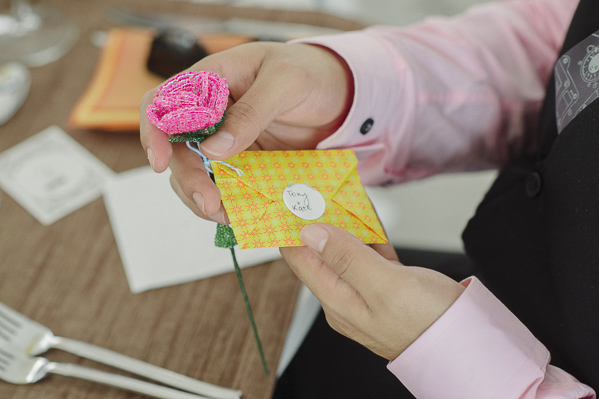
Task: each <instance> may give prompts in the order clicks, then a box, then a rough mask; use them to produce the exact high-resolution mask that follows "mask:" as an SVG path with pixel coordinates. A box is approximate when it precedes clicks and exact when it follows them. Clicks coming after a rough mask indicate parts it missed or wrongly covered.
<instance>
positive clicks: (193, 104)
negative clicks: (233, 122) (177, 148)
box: [146, 71, 229, 143]
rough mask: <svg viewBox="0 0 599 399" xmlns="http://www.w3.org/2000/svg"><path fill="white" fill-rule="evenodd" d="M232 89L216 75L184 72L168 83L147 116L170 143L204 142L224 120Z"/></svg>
mask: <svg viewBox="0 0 599 399" xmlns="http://www.w3.org/2000/svg"><path fill="white" fill-rule="evenodd" d="M228 99H229V86H228V85H227V80H226V79H221V78H220V77H219V76H218V75H217V74H215V73H213V72H207V71H201V72H195V71H189V72H182V73H180V74H178V75H175V76H173V77H172V78H170V79H169V80H167V81H166V82H164V83H163V84H162V85H160V87H159V88H158V92H157V93H156V97H155V98H154V101H152V104H151V105H148V108H147V110H146V113H147V115H148V119H149V120H150V122H151V123H152V124H153V125H155V126H156V127H158V128H159V129H160V130H162V131H164V132H166V133H168V134H169V135H170V137H169V141H170V142H171V143H172V142H182V141H197V142H201V141H204V140H205V139H206V137H208V136H209V135H210V134H212V133H214V132H216V130H217V129H218V128H219V127H220V125H221V124H222V122H223V120H224V113H225V110H226V108H227V101H228Z"/></svg>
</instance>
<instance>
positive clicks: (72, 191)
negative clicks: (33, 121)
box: [0, 126, 114, 225]
mask: <svg viewBox="0 0 599 399" xmlns="http://www.w3.org/2000/svg"><path fill="white" fill-rule="evenodd" d="M113 175H114V172H113V171H112V170H111V169H110V168H108V167H107V166H106V165H104V164H103V163H102V162H100V160H98V159H97V158H96V157H95V156H94V155H92V154H91V153H90V152H89V151H87V150H86V149H85V148H84V147H82V146H81V145H80V144H79V143H77V142H76V141H75V140H74V139H73V138H72V137H71V136H69V135H68V134H67V133H65V132H64V131H63V130H62V129H60V128H59V127H58V126H50V127H48V128H47V129H45V130H43V131H42V132H40V133H38V134H36V135H35V136H33V137H31V138H29V139H27V140H25V141H23V142H22V143H20V144H18V145H16V146H14V147H12V148H10V149H8V150H6V151H4V152H3V153H1V154H0V187H1V188H2V189H3V190H4V191H6V192H7V193H8V194H9V195H10V196H11V197H13V198H14V199H15V200H16V201H17V202H19V204H21V206H23V208H25V209H26V210H27V211H28V212H29V213H31V214H32V215H33V216H34V217H35V218H36V219H37V220H38V221H39V222H40V223H42V224H43V225H49V224H52V223H54V222H55V221H57V220H59V219H61V218H63V217H64V216H66V215H68V214H69V213H71V212H73V211H75V210H77V209H79V208H81V207H82V206H84V205H87V204H88V203H90V202H91V201H93V200H95V199H96V198H98V197H99V196H100V195H101V188H102V186H103V185H104V183H105V182H106V181H108V180H109V179H110V178H111V177H112V176H113Z"/></svg>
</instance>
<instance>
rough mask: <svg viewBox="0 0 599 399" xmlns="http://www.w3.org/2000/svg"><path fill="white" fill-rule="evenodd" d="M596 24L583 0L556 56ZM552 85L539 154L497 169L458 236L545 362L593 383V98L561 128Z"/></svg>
mask: <svg viewBox="0 0 599 399" xmlns="http://www.w3.org/2000/svg"><path fill="white" fill-rule="evenodd" d="M597 31H599V1H597V0H582V1H581V3H580V4H579V6H578V9H577V11H576V13H575V15H574V18H573V20H572V24H571V26H570V28H569V30H568V34H567V36H566V38H565V42H564V47H563V49H562V51H561V54H564V53H565V52H567V51H568V50H569V49H571V48H572V47H574V46H575V45H576V44H578V43H580V42H581V41H582V40H584V39H585V38H587V37H589V36H590V35H591V34H593V33H595V32H597ZM561 54H560V55H561ZM555 87H556V86H555V79H554V76H552V77H551V78H550V80H549V83H548V88H547V96H546V99H545V102H544V105H543V109H542V112H541V115H540V118H541V120H540V123H539V131H538V148H537V151H536V154H534V155H533V156H530V157H528V158H524V159H520V160H518V161H517V162H514V163H513V164H511V165H509V166H508V167H506V168H504V169H503V170H502V172H501V173H500V175H499V177H498V179H497V181H496V182H495V183H494V185H493V186H492V187H491V189H490V191H489V192H488V193H487V195H486V197H485V198H484V200H483V202H482V203H481V204H480V205H479V207H478V209H477V212H476V214H475V216H474V217H473V219H472V220H471V221H470V222H469V223H468V226H467V228H466V230H465V231H464V235H463V238H464V242H465V246H466V251H467V253H468V254H469V255H470V256H471V258H472V259H473V260H474V262H475V263H476V266H477V268H478V270H480V278H481V279H482V280H483V282H484V283H485V284H486V285H487V286H488V287H489V288H490V289H491V290H492V291H493V292H494V293H495V295H497V296H498V297H499V299H500V300H501V301H503V303H505V304H506V305H507V306H508V307H509V308H510V309H511V310H512V311H513V312H514V313H515V314H516V316H518V317H519V318H520V319H521V320H522V321H523V322H524V323H525V324H526V325H527V326H528V327H529V328H530V330H531V331H532V332H533V333H534V334H535V335H536V336H537V337H538V338H539V339H540V340H541V341H542V342H543V343H544V344H545V345H546V346H547V348H548V349H549V350H550V352H551V355H552V359H553V360H552V364H554V365H556V366H558V367H560V368H563V369H564V370H566V371H568V372H569V373H571V374H572V375H574V376H575V377H576V378H578V379H579V380H581V381H582V382H584V383H586V384H588V385H590V386H591V387H593V388H594V389H595V390H599V100H596V101H593V102H591V103H590V104H589V105H588V106H587V107H586V108H585V109H584V110H583V111H582V112H580V113H579V114H578V115H577V116H576V117H575V118H574V119H573V120H572V121H571V122H570V123H569V124H568V125H567V126H566V127H565V128H564V129H563V130H562V132H561V133H559V134H558V130H557V124H556V113H555V104H556V101H555Z"/></svg>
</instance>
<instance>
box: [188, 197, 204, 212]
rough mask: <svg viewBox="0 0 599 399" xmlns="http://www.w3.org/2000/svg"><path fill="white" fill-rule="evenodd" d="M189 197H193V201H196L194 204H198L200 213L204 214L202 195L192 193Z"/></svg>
mask: <svg viewBox="0 0 599 399" xmlns="http://www.w3.org/2000/svg"><path fill="white" fill-rule="evenodd" d="M191 197H192V198H193V201H194V202H195V203H196V205H197V206H198V208H200V210H201V211H202V213H203V214H204V215H205V214H206V211H204V201H205V200H204V197H203V196H202V194H200V193H193V194H192V195H191Z"/></svg>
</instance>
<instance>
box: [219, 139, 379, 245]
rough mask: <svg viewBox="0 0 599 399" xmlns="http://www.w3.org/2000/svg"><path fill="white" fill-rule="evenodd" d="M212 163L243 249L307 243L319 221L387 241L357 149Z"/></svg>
mask: <svg viewBox="0 0 599 399" xmlns="http://www.w3.org/2000/svg"><path fill="white" fill-rule="evenodd" d="M227 163H229V164H230V165H232V166H234V167H236V168H238V169H240V170H242V171H243V176H239V175H238V173H237V172H236V171H235V170H233V169H232V168H230V167H228V166H226V165H223V164H220V163H216V162H213V163H212V168H213V170H214V176H215V180H216V184H217V186H218V187H219V189H220V191H221V193H222V201H223V205H224V207H225V209H226V210H227V214H228V215H229V220H230V221H231V226H232V227H233V231H234V232H235V237H236V238H237V243H238V244H239V247H240V248H242V249H246V248H265V247H289V246H300V245H304V244H303V243H302V242H301V241H300V238H299V233H300V230H301V229H302V228H303V227H304V226H306V225H308V224H310V223H315V222H322V223H328V224H332V225H334V226H337V227H340V228H342V229H344V230H346V231H348V232H350V233H352V234H353V235H355V236H357V237H358V238H359V239H360V240H362V241H363V242H365V243H367V244H373V243H386V242H387V239H386V237H385V233H384V231H383V228H382V227H381V225H380V223H379V220H378V218H377V216H376V214H375V212H374V209H373V207H372V205H371V203H370V200H369V199H368V196H367V195H366V191H365V190H364V187H363V186H362V183H361V182H360V177H359V176H358V171H357V169H356V166H357V165H358V160H357V159H356V156H355V155H354V152H353V151H352V150H321V151H318V150H314V151H245V152H242V153H241V154H238V155H236V156H234V157H232V158H230V159H228V160H227Z"/></svg>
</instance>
